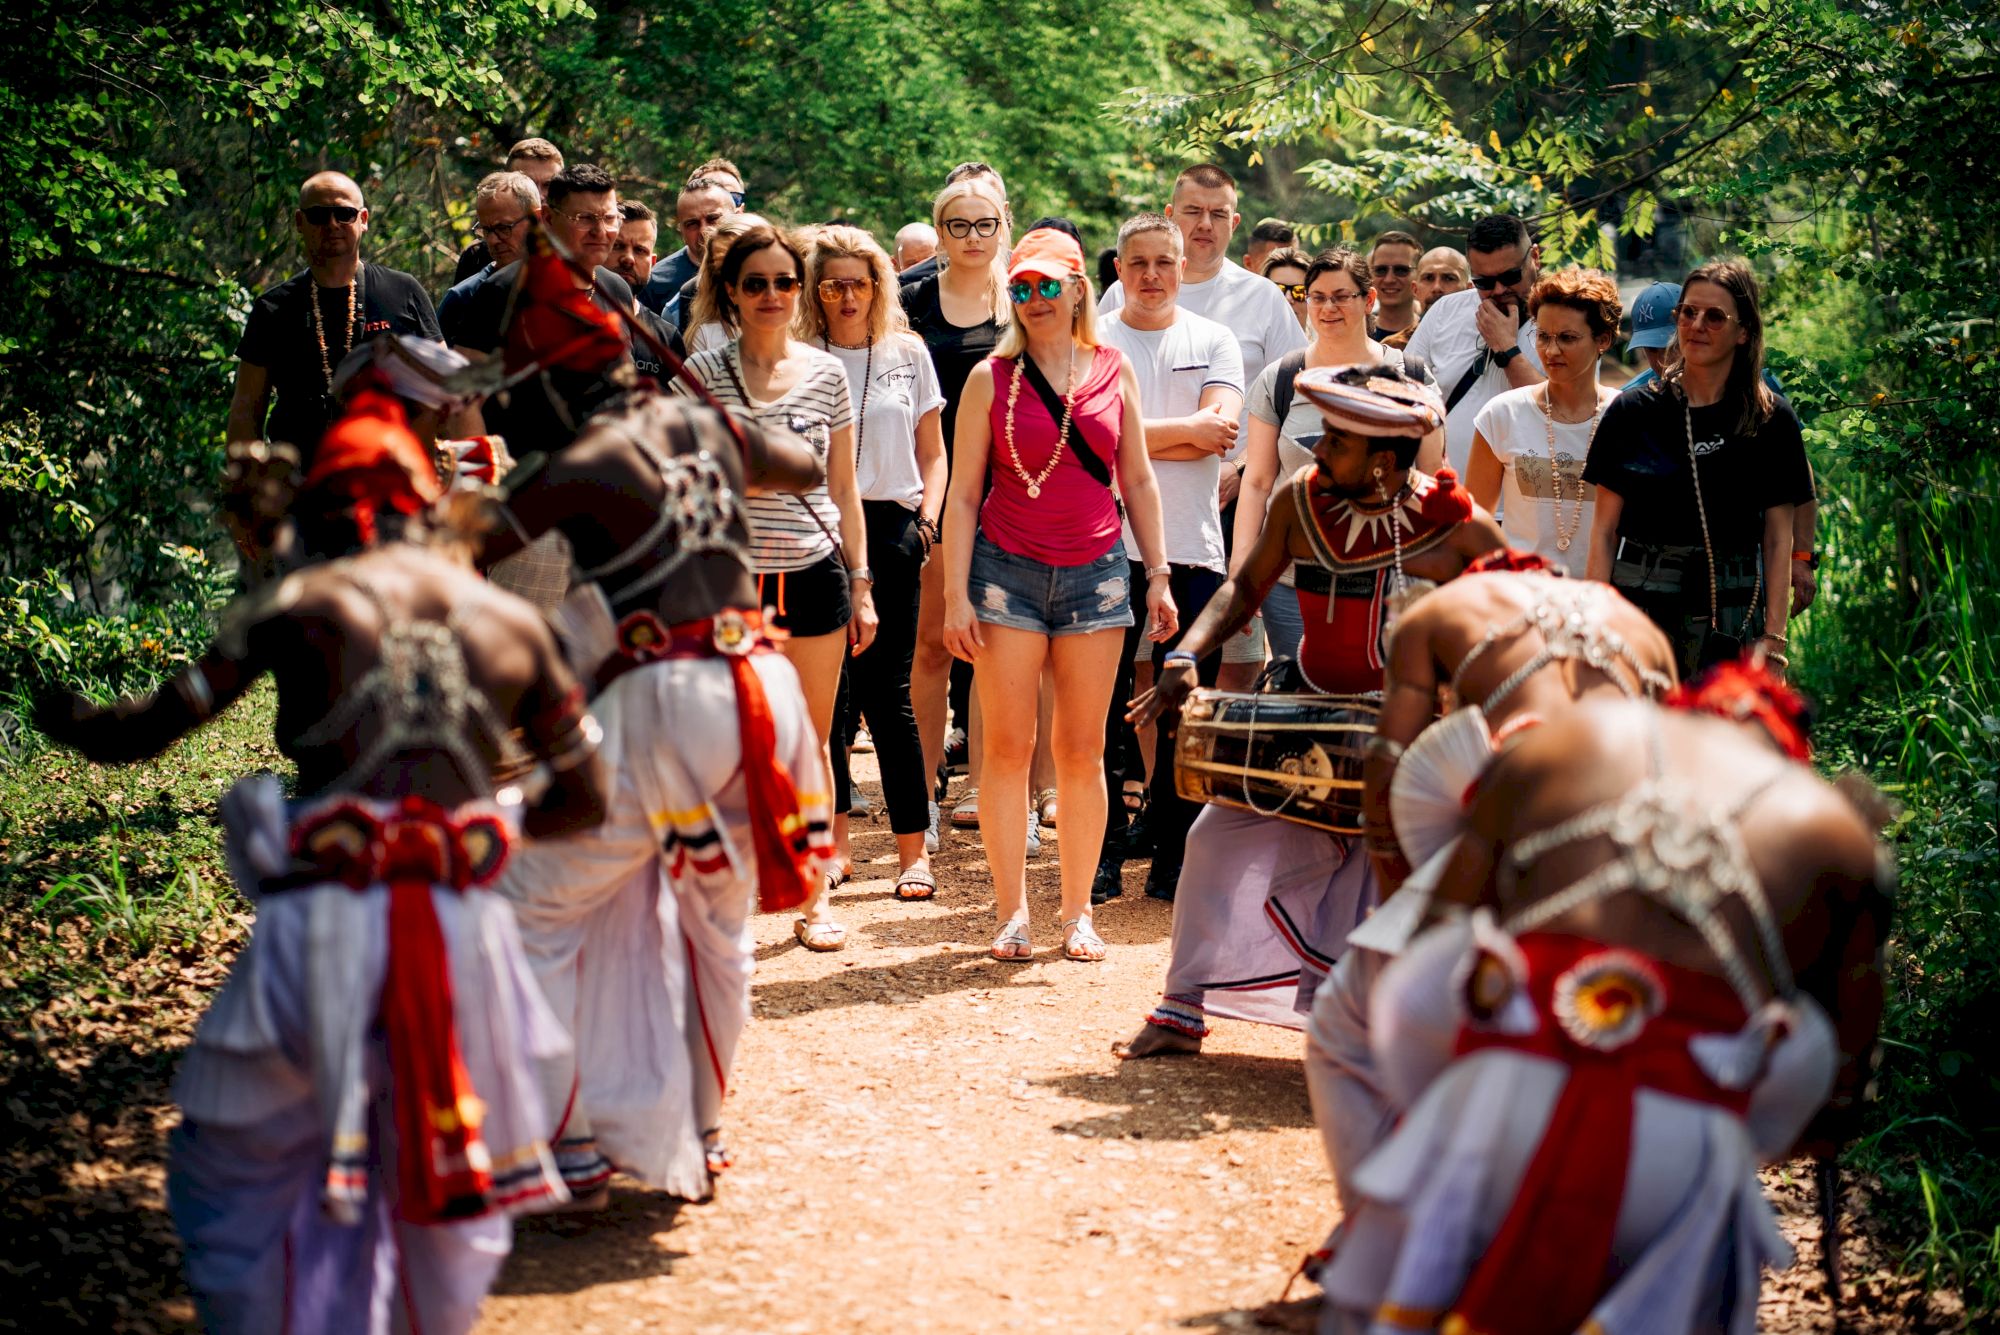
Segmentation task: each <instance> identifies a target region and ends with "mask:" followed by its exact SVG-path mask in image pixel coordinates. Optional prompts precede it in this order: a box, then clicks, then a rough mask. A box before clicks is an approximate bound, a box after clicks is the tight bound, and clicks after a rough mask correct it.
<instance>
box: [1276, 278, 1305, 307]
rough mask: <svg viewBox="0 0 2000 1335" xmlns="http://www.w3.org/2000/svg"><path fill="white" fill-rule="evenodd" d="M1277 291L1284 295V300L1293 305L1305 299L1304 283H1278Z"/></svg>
mask: <svg viewBox="0 0 2000 1335" xmlns="http://www.w3.org/2000/svg"><path fill="white" fill-rule="evenodd" d="M1278 291H1280V292H1282V293H1284V294H1285V297H1286V299H1287V300H1289V301H1291V302H1293V303H1294V304H1296V303H1298V302H1301V301H1304V300H1305V299H1306V285H1305V284H1304V283H1279V284H1278Z"/></svg>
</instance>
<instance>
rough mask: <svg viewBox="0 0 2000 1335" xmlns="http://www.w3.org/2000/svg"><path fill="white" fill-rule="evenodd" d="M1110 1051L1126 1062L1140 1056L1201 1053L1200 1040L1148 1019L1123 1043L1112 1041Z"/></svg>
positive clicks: (1194, 1054) (1192, 1054)
mask: <svg viewBox="0 0 2000 1335" xmlns="http://www.w3.org/2000/svg"><path fill="white" fill-rule="evenodd" d="M1111 1051H1112V1052H1113V1053H1115V1054H1116V1055H1117V1057H1118V1059H1119V1060H1120V1061H1128V1062H1129V1061H1136V1060H1138V1059H1139V1058H1141V1057H1171V1056H1174V1055H1176V1054H1179V1053H1185V1054H1187V1055H1188V1056H1191V1057H1193V1056H1199V1055H1200V1054H1201V1040H1200V1039H1198V1038H1190V1037H1188V1036H1187V1035H1186V1034H1183V1033H1182V1032H1180V1030H1178V1029H1169V1028H1167V1027H1166V1026H1165V1025H1163V1024H1154V1023H1153V1022H1152V1021H1150V1020H1148V1021H1147V1022H1146V1023H1145V1024H1144V1025H1142V1026H1140V1028H1139V1032H1138V1033H1136V1034H1134V1035H1132V1037H1130V1038H1129V1039H1127V1040H1125V1041H1124V1042H1123V1043H1113V1044H1112V1045H1111Z"/></svg>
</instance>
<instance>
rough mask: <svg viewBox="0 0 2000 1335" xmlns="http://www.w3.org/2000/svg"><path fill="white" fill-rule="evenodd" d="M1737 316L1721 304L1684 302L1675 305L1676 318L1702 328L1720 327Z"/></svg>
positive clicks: (1682, 322) (1680, 321)
mask: <svg viewBox="0 0 2000 1335" xmlns="http://www.w3.org/2000/svg"><path fill="white" fill-rule="evenodd" d="M1735 318H1736V317H1735V316H1733V315H1731V314H1730V313H1729V312H1728V311H1725V310H1723V309H1722V308H1721V307H1720V306H1690V305H1688V304H1686V303H1685V302H1683V303H1682V304H1680V305H1678V306H1676V307H1674V319H1675V320H1676V321H1678V322H1679V323H1681V324H1691V325H1696V326H1698V327H1700V328H1702V329H1720V328H1722V327H1723V326H1724V325H1726V324H1728V323H1729V322H1730V321H1731V320H1734V319H1735Z"/></svg>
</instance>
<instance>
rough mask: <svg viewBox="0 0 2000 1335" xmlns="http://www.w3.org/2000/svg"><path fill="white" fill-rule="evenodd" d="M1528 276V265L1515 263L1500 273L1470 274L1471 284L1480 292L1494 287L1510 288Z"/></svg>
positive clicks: (1488, 290) (1489, 290)
mask: <svg viewBox="0 0 2000 1335" xmlns="http://www.w3.org/2000/svg"><path fill="white" fill-rule="evenodd" d="M1527 276H1528V266H1527V265H1525V264H1517V265H1515V266H1514V267H1513V268H1511V269H1508V270H1505V271H1503V272H1501V273H1476V274H1474V275H1472V285H1473V286H1474V287H1475V288H1478V289H1479V290H1480V291H1481V292H1491V291H1492V290H1493V289H1494V288H1496V287H1505V288H1511V287H1513V286H1514V285H1515V284H1516V283H1519V282H1520V281H1521V280H1522V279H1523V278H1526V277H1527Z"/></svg>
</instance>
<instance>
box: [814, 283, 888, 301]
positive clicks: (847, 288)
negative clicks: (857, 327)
mask: <svg viewBox="0 0 2000 1335" xmlns="http://www.w3.org/2000/svg"><path fill="white" fill-rule="evenodd" d="M874 290H875V280H874V279H873V278H822V279H820V280H819V299H820V300H821V301H840V300H842V299H843V298H845V297H846V296H847V294H848V293H850V292H852V293H854V294H855V295H857V296H859V295H860V294H861V293H863V292H873V291H874Z"/></svg>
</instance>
